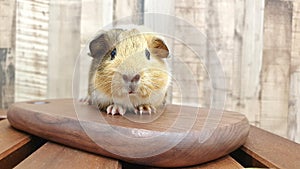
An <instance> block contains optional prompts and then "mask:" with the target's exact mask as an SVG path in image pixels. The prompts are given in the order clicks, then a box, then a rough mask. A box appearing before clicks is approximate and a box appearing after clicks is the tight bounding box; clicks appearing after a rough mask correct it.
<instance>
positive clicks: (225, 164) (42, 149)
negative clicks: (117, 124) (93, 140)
mask: <svg viewBox="0 0 300 169" xmlns="http://www.w3.org/2000/svg"><path fill="white" fill-rule="evenodd" d="M299 152H300V145H299V144H297V143H294V142H292V141H289V140H287V139H284V138H282V137H279V136H276V135H274V134H271V133H269V132H266V131H264V130H261V129H259V128H256V127H254V126H251V129H250V134H249V137H248V140H247V142H246V144H245V145H244V146H242V147H240V148H239V149H238V150H236V151H235V152H233V153H231V154H230V155H228V156H225V157H223V158H220V159H218V160H215V161H212V162H209V163H205V164H202V165H198V166H192V167H187V169H213V168H216V169H217V168H225V169H239V168H245V167H259V168H287V169H293V168H295V169H297V168H299V167H300V153H299ZM13 167H15V168H17V169H27V168H28V169H32V168H43V169H44V168H50V169H67V168H72V169H77V168H78V169H82V168H91V169H93V168H99V169H102V168H104V169H121V168H123V169H132V168H137V169H151V167H146V166H139V165H134V164H129V163H126V162H123V161H118V160H116V159H110V158H106V157H102V156H99V155H95V154H91V153H87V152H83V151H80V150H76V149H73V148H69V147H66V146H64V145H59V144H56V143H52V142H49V141H46V140H44V139H41V138H38V137H35V136H31V135H29V134H26V133H23V132H21V131H18V130H16V129H14V128H12V127H11V126H10V124H9V123H8V121H7V120H6V119H4V118H2V120H0V168H1V169H7V168H13Z"/></svg>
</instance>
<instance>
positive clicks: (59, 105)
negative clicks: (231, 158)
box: [8, 99, 249, 167]
mask: <svg viewBox="0 0 300 169" xmlns="http://www.w3.org/2000/svg"><path fill="white" fill-rule="evenodd" d="M209 113H210V114H209ZM208 115H209V116H208ZM212 115H214V116H213V117H212ZM218 118H220V120H218ZM8 120H9V121H10V123H11V124H12V126H13V127H15V128H17V129H20V130H24V131H26V132H29V133H31V134H34V135H37V136H40V137H42V138H45V139H48V140H52V141H55V142H59V143H62V144H66V145H69V146H71V147H76V148H79V149H82V150H86V151H89V152H93V153H98V154H101V155H104V156H108V157H112V158H116V159H120V160H124V161H127V162H131V163H136V164H142V165H150V166H157V167H182V166H190V165H196V164H200V163H204V162H207V161H210V160H214V159H217V158H219V157H222V156H225V155H226V154H228V153H230V152H232V151H233V150H235V149H237V148H238V147H240V146H241V145H242V144H243V143H244V142H245V141H246V139H247V136H248V132H249V124H248V120H247V118H246V117H245V116H244V115H242V114H239V113H235V112H228V111H224V112H222V111H212V112H209V110H208V109H203V108H195V107H187V106H176V105H167V106H166V107H164V108H161V109H158V111H157V113H156V114H152V115H147V114H146V115H142V116H141V115H136V114H134V113H126V114H125V116H111V115H106V113H102V112H99V111H98V110H97V108H96V107H94V106H89V105H84V104H81V103H78V102H77V101H74V103H73V100H72V99H58V100H46V101H42V102H41V101H37V102H22V103H16V104H14V105H12V106H11V107H10V109H9V110H8Z"/></svg>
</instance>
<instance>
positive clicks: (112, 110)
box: [106, 104, 126, 116]
mask: <svg viewBox="0 0 300 169" xmlns="http://www.w3.org/2000/svg"><path fill="white" fill-rule="evenodd" d="M106 113H107V114H111V115H115V114H120V115H122V116H123V115H124V114H125V113H126V109H124V108H123V107H122V106H120V105H116V104H111V105H109V106H108V107H107V108H106Z"/></svg>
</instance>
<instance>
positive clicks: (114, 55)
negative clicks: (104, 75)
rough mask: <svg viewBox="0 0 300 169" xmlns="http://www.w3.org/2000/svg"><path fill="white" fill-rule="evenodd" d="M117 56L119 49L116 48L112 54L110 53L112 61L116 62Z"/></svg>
mask: <svg viewBox="0 0 300 169" xmlns="http://www.w3.org/2000/svg"><path fill="white" fill-rule="evenodd" d="M116 54H117V49H116V48H114V49H113V50H112V51H111V52H110V60H114V59H115V57H116Z"/></svg>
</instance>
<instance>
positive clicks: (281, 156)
mask: <svg viewBox="0 0 300 169" xmlns="http://www.w3.org/2000/svg"><path fill="white" fill-rule="evenodd" d="M241 150H242V151H244V152H245V153H246V154H248V155H249V156H251V157H252V158H253V159H255V160H256V161H258V162H260V163H262V164H263V165H264V166H266V167H269V168H281V169H285V168H286V169H292V168H293V169H298V168H299V167H300V144H297V143H295V142H292V141H290V140H288V139H285V138H283V137H280V136H277V135H274V134H272V133H270V132H267V131H265V130H262V129H259V128H257V127H254V126H251V128H250V133H249V137H248V139H247V141H246V143H245V144H244V145H243V146H242V147H241Z"/></svg>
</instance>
